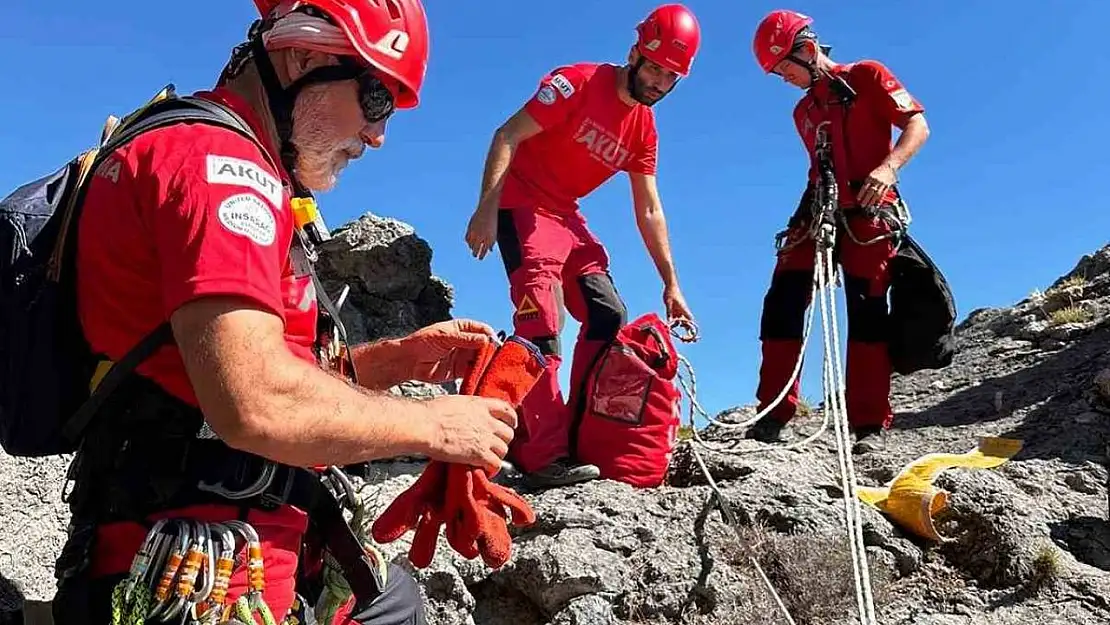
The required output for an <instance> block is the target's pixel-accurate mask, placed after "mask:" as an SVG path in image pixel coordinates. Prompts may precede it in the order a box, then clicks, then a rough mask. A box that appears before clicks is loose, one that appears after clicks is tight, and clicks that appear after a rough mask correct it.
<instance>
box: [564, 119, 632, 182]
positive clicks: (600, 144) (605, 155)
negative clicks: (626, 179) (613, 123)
mask: <svg viewBox="0 0 1110 625" xmlns="http://www.w3.org/2000/svg"><path fill="white" fill-rule="evenodd" d="M574 142H575V143H579V144H582V145H584V146H585V147H586V149H587V150H589V153H590V156H591V157H593V158H594V159H595V160H598V161H601V162H602V163H605V164H606V165H608V166H609V167H612V168H613V169H620V168H621V166H622V165H624V164H625V162H626V161H628V158H629V156H631V154H630V153H629V151H628V148H625V147H624V146H622V145H621V143H620V138H619V137H617V136H616V135H615V134H613V133H611V132H609V130H608V129H606V128H605V127H604V126H602V125H601V124H599V123H597V122H596V121H594V120H592V119H590V118H589V117H587V118H586V119H584V120H582V125H580V126H579V127H578V132H576V133H575V134H574Z"/></svg>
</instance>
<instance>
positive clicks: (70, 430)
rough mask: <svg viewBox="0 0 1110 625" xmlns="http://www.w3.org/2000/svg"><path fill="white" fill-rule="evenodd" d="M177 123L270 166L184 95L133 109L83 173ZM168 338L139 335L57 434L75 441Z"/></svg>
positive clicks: (219, 112) (71, 225)
mask: <svg viewBox="0 0 1110 625" xmlns="http://www.w3.org/2000/svg"><path fill="white" fill-rule="evenodd" d="M183 122H201V123H206V124H210V125H214V126H219V127H222V128H227V129H228V130H232V131H234V132H237V133H239V134H241V135H243V136H244V137H246V138H248V139H250V140H251V141H252V142H253V143H254V144H255V145H257V146H258V148H259V150H260V151H261V152H262V155H263V156H264V157H265V158H266V160H267V161H268V162H269V163H270V165H271V166H273V159H272V158H271V157H270V156H269V154H267V153H266V149H265V148H264V146H262V144H261V143H260V142H259V140H258V138H257V137H256V136H255V134H254V132H253V131H252V130H251V128H250V126H249V125H247V123H246V121H244V120H243V118H242V117H240V116H239V115H236V114H235V113H234V112H233V111H231V110H229V109H228V108H227V107H224V106H222V105H220V104H217V103H215V102H212V101H210V100H205V99H203V98H197V97H191V96H186V97H171V98H169V99H166V100H161V101H158V102H155V103H154V104H151V105H149V106H148V107H146V108H145V109H142V110H140V111H138V112H137V113H136V115H135V117H133V118H132V119H129V120H126V121H125V122H124V123H123V124H122V125H120V126H118V127H116V128H115V129H114V131H113V132H112V133H111V135H109V136H108V138H107V140H106V141H105V142H104V143H103V144H102V145H101V146H100V148H99V150H98V153H97V154H96V157H95V158H94V159H93V162H92V163H91V164H90V165H89V166H88V167H87V168H86V169H85V171H86V172H90V171H95V169H96V167H98V166H99V164H100V162H101V161H102V160H103V159H104V158H107V156H108V155H110V154H112V153H113V152H114V151H115V150H117V149H118V148H120V147H122V146H123V145H125V144H126V143H128V142H129V141H132V140H134V139H135V138H137V137H138V136H139V135H141V134H142V133H144V132H147V131H150V130H154V129H156V128H162V127H164V126H169V125H171V124H177V123H183ZM83 182H84V181H83V180H82V181H79V182H78V184H79V185H80V186H79V187H78V188H77V190H76V192H75V194H74V195H75V196H76V197H75V198H74V200H73V201H72V203H71V205H70V206H71V208H70V211H72V212H70V213H69V214H67V215H66V223H65V224H64V226H63V227H64V241H63V245H72V244H73V241H74V240H75V236H76V224H77V221H78V219H77V216H78V214H79V212H80V208H81V206H82V204H83V203H84V195H85V192H86V190H87V188H88V185H85V184H83ZM67 256H68V258H69V259H71V262H73V261H72V259H73V253H69V254H67ZM173 340H174V338H173V330H172V328H171V327H170V323H169V322H168V321H164V322H162V323H161V324H159V325H158V327H156V328H155V329H154V330H152V331H151V332H150V333H149V334H147V335H146V336H144V337H143V338H142V339H141V340H140V341H139V342H138V343H137V344H136V345H135V346H134V347H132V348H131V350H130V351H128V352H127V354H125V355H124V356H123V358H121V359H120V360H119V361H118V362H116V363H114V364H112V366H111V368H110V369H109V370H108V372H107V373H106V374H105V375H104V377H103V379H102V380H101V381H100V383H99V384H98V385H97V386H96V388H95V389H94V390H93V391H92V393H91V394H90V396H89V398H88V399H87V400H86V401H85V402H84V403H83V404H82V405H81V407H80V408H78V409H77V412H75V413H74V414H73V416H72V417H71V418H70V419H69V420H67V421H66V424H65V425H64V426H63V427H62V436H63V437H65V438H66V439H67V440H68V441H70V442H71V443H75V442H77V441H78V439H79V438H80V437H81V434H82V433H83V432H84V431H85V429H86V428H87V427H88V426H89V424H90V423H91V422H92V420H93V418H95V417H96V414H97V412H99V410H100V408H101V407H102V406H103V405H104V401H105V400H106V399H107V398H108V396H109V395H110V394H111V393H112V392H113V391H114V390H115V389H116V388H117V387H118V386H119V385H120V384H121V383H122V382H123V381H124V380H125V379H126V378H127V376H128V375H130V374H131V373H132V372H133V371H134V370H135V369H136V368H138V366H139V365H140V364H142V362H144V361H145V360H146V359H147V358H149V357H151V356H152V355H154V352H156V351H157V350H158V349H159V348H161V347H162V346H164V345H167V344H170V343H172V342H173Z"/></svg>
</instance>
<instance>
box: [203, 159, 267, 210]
mask: <svg viewBox="0 0 1110 625" xmlns="http://www.w3.org/2000/svg"><path fill="white" fill-rule="evenodd" d="M205 158H206V160H207V169H208V176H207V180H208V182H209V183H211V184H234V185H240V186H244V187H250V188H251V189H254V190H255V191H258V192H259V193H261V194H262V197H264V198H266V199H267V200H269V201H270V203H271V204H273V205H274V208H276V209H278V210H281V192H282V187H281V183H280V182H278V180H277V178H274V177H273V176H271V175H270V174H269V173H268V172H267V171H266V170H264V169H262V166H261V165H259V164H257V163H254V162H252V161H248V160H244V159H241V158H235V157H233V156H220V155H218V154H209V155H207V156H206V157H205Z"/></svg>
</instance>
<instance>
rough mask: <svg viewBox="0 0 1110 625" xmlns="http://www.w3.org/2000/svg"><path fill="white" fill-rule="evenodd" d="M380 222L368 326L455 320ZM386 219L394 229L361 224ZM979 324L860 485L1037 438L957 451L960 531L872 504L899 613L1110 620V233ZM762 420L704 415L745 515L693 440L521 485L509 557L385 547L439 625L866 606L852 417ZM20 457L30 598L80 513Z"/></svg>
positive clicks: (359, 268)
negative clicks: (823, 427) (1000, 452)
mask: <svg viewBox="0 0 1110 625" xmlns="http://www.w3.org/2000/svg"><path fill="white" fill-rule="evenodd" d="M370 223H374V218H370V217H367V218H364V219H362V220H359V221H358V222H356V224H354V225H352V226H351V227H350V228H347V229H345V230H343V231H342V232H346V233H349V234H347V235H342V236H347V237H349V238H348V239H343V238H341V236H337V240H338V241H339V242H336V243H333V245H334V246H336V248H335V250H333V251H330V252H329V253H330V254H336V255H335V256H334V257H332V258H331V260H330V261H329V262H331V263H332V267H334V268H337V270H342V271H344V272H348V271H349V272H352V273H349V274H348V273H344V274H343V275H344V276H353V275H354V274H356V273H357V274H358V276H360V279H358V280H355V279H352V278H351V277H346V278H343V279H344V280H347V281H349V282H357V283H358V288H359V289H361V290H362V291H361V295H360V297H362V298H364V299H362V300H360V301H371V298H381V300H380V301H386V300H385V298H396V299H393V300H389V301H396V302H401V304H398V305H397V306H396V307H391V305H390V306H386V305H383V306H381V307H379V308H375V309H373V310H386V311H387V313H388V314H385V315H384V317H374V318H373V319H371V320H365V317H360V316H358V315H357V314H356V312H355V309H358V314H361V315H365V314H366V313H365V311H366V310H369V309H364V308H363V307H362V305H361V304H359V305H353V303H354V301H355V300H351V301H352V306H351V312H350V313H349V314H350V315H351V317H350V320H349V325H352V326H354V325H359V327H360V328H362V330H360V331H362V332H364V333H365V334H364V336H384V335H388V334H390V333H397V332H402V331H404V330H402V329H398V328H402V327H405V326H401V325H390V324H400V323H402V321H403V320H417V319H420V320H425V321H427V320H432V319H434V318H435V314H434V313H429V312H427V311H428V310H432V309H434V307H432V308H424V307H422V305H421V304H419V302H421V301H423V300H421V298H422V297H425V294H426V293H427V292H428V290H429V289H431V290H434V289H436V288H437V287H435V286H433V285H434V283H435V281H434V280H433V279H431V278H429V277H428V276H429V275H430V272H428V271H426V269H425V265H424V264H422V263H423V262H424V261H419V262H416V263H414V264H415V265H416V266H417V269H416V271H417V273H418V274H419V275H417V276H416V277H414V278H411V279H409V278H407V277H406V275H404V272H400V271H399V272H396V273H390V272H391V271H392V270H390V269H387V268H383V267H386V266H392V265H389V263H388V261H386V260H382V259H383V258H391V257H395V255H397V254H398V253H399V252H398V250H401V249H408V250H414V254H415V255H416V256H417V257H423V256H420V255H421V254H424V252H423V251H421V250H424V249H426V246H422V245H421V244H419V243H418V242H417V241H416V240H415V239H414V238H409V237H414V235H413V234H412V233H411V229H407V228H406V227H404V226H403V224H399V223H396V222H389V221H383V222H381V223H383V224H385V225H384V226H383V227H382V228H381V229H380V230H377V229H374V228H369V227H368V225H367V224H370ZM367 228H368V229H369V230H372V231H373V232H374V233H376V234H359V235H358V237H355V235H354V233H363V232H364V230H363V229H367ZM345 255H353V256H355V257H359V258H361V260H357V261H356V260H352V259H351V258H348V257H347V256H345ZM374 267H376V268H377V269H375V270H376V271H382V272H384V273H383V274H382V275H383V276H384V277H383V278H382V280H381V281H380V282H379V281H378V280H375V279H371V278H367V277H366V276H365V275H364V274H362V273H361V272H363V271H370V270H371V269H370V268H374ZM1076 276H1080V277H1082V278H1083V279H1082V280H1080V279H1078V278H1077V277H1076ZM331 279H333V280H334V279H335V278H334V276H333V277H332V278H331ZM370 285H377V286H370ZM354 289H355V286H354V285H353V286H352V291H354ZM443 292H448V290H444V291H443ZM352 297H354V295H353V294H352ZM449 307H450V306H449V304H447V305H446V308H445V309H449ZM388 311H393V312H388ZM396 311H402V312H399V313H398V312H396ZM421 311H423V312H421ZM421 315H426V316H421ZM383 318H384V320H383ZM398 320H402V321H398ZM413 323H415V321H414V322H413ZM408 327H412V326H408ZM391 328H393V329H391ZM958 340H959V347H960V351H959V354H958V355H957V357H956V359H955V361H954V362H953V364H952V365H951V366H950V367H948V368H946V369H944V370H942V371H925V372H919V373H917V374H914V375H909V376H896V377H895V379H894V383H893V398H894V402H895V406H896V409H897V411H898V416H897V419H896V422H895V427H894V429H893V430H892V431H891V432H889V433H888V435H887V445H888V447H887V449H886V451H884V452H881V453H872V454H866V455H862V456H857V457H856V459H855V465H856V471H857V475H858V479H859V481H860V483H861V484H862V485H875V486H878V485H883V484H885V483H886V482H887V481H888V480H890V479H891V478H892V477H893V476H894V475H895V474H896V472H897V471H898V470H899V469H901V467H902V466H904V465H905V464H906V463H907V462H909V461H912V460H914V459H916V458H917V457H919V456H921V455H923V454H926V453H930V452H955V453H960V452H964V451H967V450H969V449H971V448H973V447H974V446H975V444H976V443H977V441H978V440H979V438H980V437H983V436H1004V437H1011V438H1018V439H1021V440H1022V441H1023V448H1022V450H1021V452H1020V453H1019V454H1018V455H1017V456H1015V457H1014V458H1013V459H1012V460H1011V461H1009V462H1008V463H1007V464H1004V465H1003V466H1001V467H999V468H997V469H989V470H985V469H977V470H960V469H953V470H949V471H947V472H945V473H944V474H943V475H942V476H941V477H940V478H939V479H938V480H937V486H939V487H940V488H943V489H944V490H946V491H947V492H948V493H949V494H950V500H949V503H950V505H949V507H948V509H946V510H945V511H943V512H942V513H941V514H940V515H938V518H937V525H938V528H939V529H940V531H941V533H942V534H943V535H944V536H945V537H946V539H947V540H946V541H944V542H940V543H933V542H929V541H925V540H923V539H920V538H918V537H916V536H915V535H913V534H911V533H909V532H907V531H904V530H903V529H902V528H900V527H899V526H897V525H896V524H894V523H892V521H891V520H890V519H889V518H888V517H887V516H885V515H883V514H881V513H879V512H877V511H875V510H873V509H871V508H868V507H866V506H865V507H863V508H862V520H863V534H864V542H865V545H866V552H867V561H868V570H869V573H870V578H871V586H872V590H873V595H874V600H875V605H876V608H877V613H878V621H879V622H880V623H883V624H884V625H888V624H889V625H895V624H896V625H911V624H912V625H921V624H926V625H972V624H975V625H978V624H992V625H1018V624H1022V625H1024V624H1026V623H1038V624H1042V623H1043V624H1057V623H1059V624H1064V623H1068V624H1086V623H1107V622H1110V525H1108V523H1107V505H1108V498H1107V478H1108V475H1107V470H1106V465H1107V458H1106V448H1107V438H1108V437H1107V435H1108V432H1110V423H1108V415H1110V247H1108V248H1106V249H1103V250H1099V251H1098V252H1097V253H1095V254H1092V255H1091V256H1089V257H1085V258H1084V259H1082V261H1081V262H1080V263H1079V264H1078V266H1077V267H1076V269H1075V271H1073V272H1071V273H1070V274H1069V275H1068V276H1064V277H1063V278H1062V279H1061V280H1060V281H1058V282H1057V283H1055V284H1054V285H1051V287H1050V288H1048V289H1046V290H1045V292H1044V293H1034V294H1033V295H1032V296H1031V297H1030V298H1028V299H1027V300H1024V301H1022V302H1019V303H1018V304H1017V305H1016V306H1014V307H1012V308H999V309H984V310H978V311H974V312H972V313H971V314H970V315H969V316H968V319H967V320H966V321H965V322H964V323H962V324H961V326H960V328H959V335H958ZM701 375H702V376H705V375H713V373H712V372H701ZM423 390H426V389H423V388H422V387H421V388H420V389H410V391H407V392H411V393H413V394H419V393H420V392H422V391H423ZM398 392H403V391H401V390H398ZM429 392H431V393H438V392H442V391H441V390H440V389H436V390H432V391H429ZM750 415H751V408H750V407H748V406H737V407H736V408H735V409H731V410H728V411H725V412H724V413H722V414H721V415H718V418H719V419H720V420H721V421H723V422H725V423H726V424H727V423H728V422H732V423H736V422H737V421H739V420H742V419H744V418H745V417H747V416H750ZM822 418H823V413H822V410H821V409H820V407H817V408H816V409H815V410H813V411H812V413H811V415H810V416H807V417H800V418H799V419H798V420H796V423H795V424H794V426H793V428H792V429H793V430H794V435H795V436H799V437H800V436H806V435H808V434H809V433H811V432H813V431H815V429H816V428H817V427H818V426H819V425H820V423H821V419H822ZM742 435H743V432H742V431H740V430H738V429H736V428H729V427H727V426H711V427H707V428H705V429H704V430H701V431H700V436H701V437H702V438H704V439H705V440H707V441H710V442H712V443H714V444H729V445H731V447H732V448H733V449H735V450H737V451H739V452H741V453H740V454H720V453H711V452H703V454H704V459H705V461H706V465H707V467H708V469H709V472H710V474H711V475H712V477H713V478H714V481H715V482H716V484H717V485H718V486H719V488H720V490H721V492H722V494H723V496H724V498H725V501H726V502H727V503H728V504H729V505H730V509H732V510H733V511H734V512H735V516H736V518H737V520H738V521H739V523H738V526H737V527H731V526H729V525H727V524H726V523H725V522H724V519H723V517H722V514H721V510H720V507H719V505H718V502H717V499H716V498H715V497H714V493H713V490H712V489H711V487H710V486H709V484H708V483H707V480H706V479H705V476H704V475H703V474H702V472H701V470H700V468H699V465H698V463H697V461H696V458H695V456H694V454H693V450H694V447H693V445H692V443H691V442H690V441H689V440H687V441H685V442H683V443H682V444H681V445H680V447H679V448H678V449H677V450H676V453H675V458H674V463H673V467H672V470H671V473H670V475H669V478H668V483H667V485H665V486H663V487H660V488H657V489H643V490H640V489H634V488H631V487H629V486H626V485H623V484H619V483H615V482H608V481H598V482H593V483H588V484H581V485H577V486H572V487H568V488H561V489H556V490H550V491H545V492H528V491H526V490H523V489H522V492H523V493H524V495H525V497H526V498H527V499H528V500H529V501H530V502H531V504H532V505H533V507H534V509H535V510H536V512H537V516H538V519H537V522H536V523H535V524H534V525H533V526H531V527H528V528H522V529H514V530H513V531H514V536H515V542H514V546H513V557H512V559H511V560H510V561H509V563H508V564H506V565H505V566H504V567H502V568H501V569H499V570H491V569H489V568H488V567H486V566H485V565H484V564H483V563H482V562H481V561H480V560H475V561H467V560H464V559H462V558H461V557H459V556H458V555H457V554H456V553H455V552H453V551H452V550H451V549H450V547H449V546H448V545H447V543H446V540H444V539H443V538H441V539H440V543H439V547H438V549H437V552H436V556H435V558H434V560H433V562H432V564H431V566H429V567H427V568H425V569H420V570H413V569H412V567H411V565H409V564H408V562H407V560H406V558H405V553H406V552H407V549H408V547H409V543H408V541H409V540H410V539H411V534H410V535H406V536H403V537H402V538H401V539H399V540H398V541H396V542H394V543H391V544H388V545H382V546H381V549H382V550H383V552H384V553H385V554H386V555H387V557H389V558H390V559H392V560H393V561H395V562H397V563H398V564H400V565H401V566H403V567H406V568H408V569H409V570H411V571H412V572H413V574H414V575H415V576H416V578H417V579H418V581H419V582H420V584H421V587H422V589H423V592H424V595H425V598H426V600H427V605H428V614H429V622H430V623H432V624H433V625H455V624H458V625H464V624H465V625H508V624H512V625H585V624H595V623H597V624H614V625H615V624H639V625H646V624H654V623H687V624H709V623H713V624H718V623H729V624H732V623H736V624H746V623H752V624H757V623H758V624H762V623H785V622H786V621H785V620H784V619H783V617H782V616H781V615H780V614H779V613H778V612H777V610H778V608H777V606H776V603H775V601H774V599H773V598H772V596H771V594H770V593H769V592H768V590H767V588H766V586H765V584H764V581H763V579H762V577H761V576H760V574H759V572H758V571H757V569H756V567H755V566H754V565H753V562H758V563H759V565H760V567H761V568H762V570H763V571H764V572H765V574H766V576H767V579H768V580H769V582H770V584H771V585H772V586H773V587H774V589H775V590H776V592H777V593H778V595H779V596H780V597H781V599H782V601H783V603H784V605H785V607H786V609H787V610H788V611H789V612H790V614H791V615H792V617H793V619H794V621H795V622H796V623H799V624H803V623H804V624H830V625H831V624H848V623H856V622H859V621H858V617H857V616H856V602H855V585H854V581H853V575H852V565H851V555H850V552H849V551H848V549H847V545H848V543H847V535H846V532H845V529H844V528H845V526H844V520H843V516H844V510H843V501H842V499H841V495H842V490H841V489H842V486H841V481H840V475H839V470H838V466H839V465H838V462H837V455H836V447H835V442H834V439H833V435H832V431H831V429H829V430H828V431H826V432H825V433H824V435H823V436H822V437H820V438H818V439H817V440H815V441H813V442H812V443H810V444H809V445H807V446H806V447H804V448H801V449H798V450H782V449H771V448H768V447H766V446H762V445H760V444H759V443H755V442H753V441H749V440H745V439H743V438H742ZM422 466H423V465H422V461H421V459H419V458H405V459H399V460H397V461H392V462H382V463H374V464H373V465H371V466H370V467H369V469H368V471H367V472H366V475H365V479H359V480H357V481H358V482H359V484H360V492H362V493H363V495H364V497H365V498H366V506H367V507H368V508H369V510H370V511H371V512H372V513H377V512H380V511H381V510H382V509H384V508H385V506H387V505H388V504H389V503H390V502H391V501H392V500H393V498H394V497H396V496H397V495H398V494H399V493H400V492H402V491H403V490H404V489H405V488H407V487H408V486H409V485H411V484H412V483H413V481H414V480H415V479H416V477H417V475H418V474H419V472H420V471H421V469H422ZM0 469H2V470H3V474H2V475H3V476H4V477H3V479H4V483H3V484H2V487H3V488H5V489H7V490H5V493H10V495H9V497H6V498H5V501H6V503H5V504H0V505H5V506H6V507H4V508H2V510H3V512H4V519H5V521H6V522H5V523H4V526H3V527H0V573H3V574H4V575H6V576H7V577H8V578H9V579H12V580H14V581H15V583H16V584H17V585H18V586H20V587H21V588H22V590H23V592H24V593H25V594H27V596H29V597H30V596H32V595H34V596H36V597H44V598H49V595H50V592H51V591H52V587H51V586H50V585H49V584H47V583H45V582H47V581H49V570H48V568H47V565H48V564H49V562H50V561H51V560H52V558H53V555H54V553H55V552H56V549H57V546H58V544H59V543H60V531H61V524H62V522H63V520H64V509H63V508H61V507H60V505H58V504H55V503H54V502H55V501H56V500H57V493H58V492H59V490H60V480H61V476H62V470H61V466H60V465H56V464H50V463H49V462H46V463H42V462H37V463H36V462H15V461H13V460H11V459H10V458H4V457H0ZM32 485H35V486H33V487H32ZM9 504H10V505H9ZM4 553H7V554H10V556H4V555H2V554H4ZM36 593H37V594H36Z"/></svg>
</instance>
